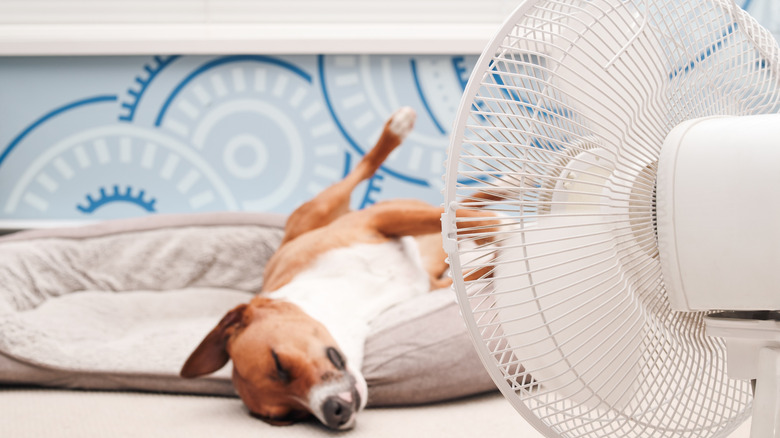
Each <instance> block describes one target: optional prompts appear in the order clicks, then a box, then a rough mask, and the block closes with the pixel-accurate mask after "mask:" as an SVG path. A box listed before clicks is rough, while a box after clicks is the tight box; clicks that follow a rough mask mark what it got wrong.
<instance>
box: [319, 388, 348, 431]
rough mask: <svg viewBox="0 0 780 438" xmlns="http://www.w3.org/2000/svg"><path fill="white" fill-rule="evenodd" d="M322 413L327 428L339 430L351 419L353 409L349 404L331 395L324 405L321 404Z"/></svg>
mask: <svg viewBox="0 0 780 438" xmlns="http://www.w3.org/2000/svg"><path fill="white" fill-rule="evenodd" d="M322 413H323V415H324V416H325V422H326V424H327V426H328V427H330V428H331V429H341V428H343V427H344V426H345V425H346V424H347V423H348V422H349V420H350V419H351V418H352V414H353V413H354V409H353V408H352V403H351V402H349V401H347V400H345V399H343V398H341V397H339V396H337V395H332V396H330V397H328V398H326V399H325V403H323V404H322Z"/></svg>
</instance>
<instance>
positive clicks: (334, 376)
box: [181, 108, 478, 429]
mask: <svg viewBox="0 0 780 438" xmlns="http://www.w3.org/2000/svg"><path fill="white" fill-rule="evenodd" d="M414 120H415V113H414V111H413V110H412V109H411V108H402V109H400V110H399V111H397V112H396V113H395V114H393V116H392V117H391V118H390V120H388V121H387V123H386V124H385V128H384V131H383V133H382V134H381V136H380V138H379V140H378V141H377V144H376V146H374V148H373V149H372V150H371V151H369V152H368V153H367V154H366V155H365V157H363V159H362V160H361V161H360V163H358V165H357V166H356V167H355V168H354V169H353V170H352V171H351V172H350V173H349V174H348V175H347V176H346V177H345V178H344V179H343V180H341V181H339V182H337V183H335V184H334V185H332V186H330V187H328V188H327V189H325V190H324V191H323V192H321V193H320V194H319V195H317V196H316V197H315V198H314V199H312V200H310V201H309V202H307V203H305V204H303V205H302V206H301V207H299V208H298V209H297V210H295V212H293V214H292V215H291V216H290V217H289V219H288V221H287V224H286V226H285V235H284V238H283V241H282V244H281V246H280V247H279V249H278V250H277V252H276V253H275V254H274V255H273V257H272V258H271V259H270V260H269V261H268V264H267V265H266V267H265V273H264V280H263V290H262V293H260V294H258V295H257V296H255V297H254V298H253V299H252V300H251V301H250V302H249V303H248V304H242V305H240V306H238V307H236V308H234V309H233V310H231V311H230V312H228V313H227V314H226V315H225V316H224V317H223V318H222V320H221V321H220V322H219V324H217V326H216V327H215V328H214V329H213V330H212V331H211V332H210V333H209V334H208V335H207V336H206V337H205V339H204V340H203V341H202V342H201V344H200V345H199V346H198V347H197V348H196V349H195V351H194V352H193V353H192V354H191V355H190V357H189V359H187V361H186V363H185V364H184V366H183V367H182V370H181V375H182V376H183V377H198V376H202V375H205V374H209V373H212V372H214V371H216V370H218V369H220V368H222V367H223V366H224V365H225V364H226V363H227V362H228V360H229V359H232V361H233V375H232V377H233V384H234V386H235V389H236V391H237V392H238V394H239V396H240V397H241V399H242V400H243V402H244V403H245V404H246V406H247V408H248V409H249V411H250V412H251V413H252V415H254V416H257V417H259V418H261V419H263V420H265V421H266V422H269V423H271V424H275V425H283V424H290V423H292V422H295V421H297V420H301V419H303V418H305V417H308V416H310V415H314V416H315V417H317V418H318V419H319V420H320V421H321V422H322V423H323V424H325V425H326V426H328V427H329V428H332V429H349V428H351V427H353V426H354V424H355V415H356V414H357V412H358V411H360V410H362V409H363V408H364V407H365V405H366V401H367V398H368V396H367V386H366V382H365V380H364V378H363V376H362V374H361V373H360V368H361V364H362V360H363V343H364V341H365V338H366V336H367V334H368V327H369V322H370V321H371V320H372V319H373V318H374V317H375V316H376V315H378V314H379V313H380V312H382V311H383V310H385V309H387V308H389V307H390V306H392V305H394V304H396V303H398V302H400V301H403V300H406V299H408V298H409V297H411V296H413V295H416V294H421V293H425V292H427V291H429V290H430V289H431V288H432V287H436V288H438V287H442V286H445V285H447V284H448V282H449V280H448V279H441V276H442V274H443V273H444V271H445V269H446V268H447V265H446V264H445V253H444V251H443V250H442V244H441V235H440V233H441V222H440V217H441V214H442V209H441V208H437V207H432V206H430V205H428V204H425V203H423V202H420V201H416V200H393V201H384V202H380V203H377V204H375V205H372V206H370V207H368V208H366V209H364V210H359V211H350V209H349V201H350V195H351V193H352V191H353V189H354V188H355V187H356V186H357V185H358V184H359V183H360V182H361V181H363V180H366V179H368V178H370V177H371V176H372V175H373V174H374V173H375V172H376V171H377V169H379V167H380V165H381V164H382V163H383V162H384V160H385V159H386V158H387V156H388V155H389V154H390V153H391V152H392V151H393V150H394V149H395V148H396V147H397V146H399V145H400V144H401V142H402V140H403V139H404V137H405V136H406V135H407V134H408V133H409V132H410V131H411V129H412V127H413V125H414ZM463 214H465V215H470V216H472V215H473V216H477V214H476V213H474V212H470V211H464V212H463ZM459 215H461V212H459ZM475 225H478V224H475ZM413 236H414V237H417V239H415V238H414V237H413Z"/></svg>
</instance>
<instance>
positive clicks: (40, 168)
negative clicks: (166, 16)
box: [0, 55, 477, 219]
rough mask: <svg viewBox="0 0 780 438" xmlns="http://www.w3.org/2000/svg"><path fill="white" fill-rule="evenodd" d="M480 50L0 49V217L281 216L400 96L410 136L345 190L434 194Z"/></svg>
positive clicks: (379, 195)
mask: <svg viewBox="0 0 780 438" xmlns="http://www.w3.org/2000/svg"><path fill="white" fill-rule="evenodd" d="M476 59H477V57H476V56H454V57H453V56H324V55H323V56H282V57H272V56H255V55H237V56H155V57H61V58H5V59H3V62H2V64H0V84H2V85H0V102H2V104H0V217H1V218H5V219H88V218H116V217H127V216H138V215H145V214H149V213H157V212H159V213H171V212H199V211H215V210H251V211H271V212H280V213H289V212H291V211H292V210H293V209H294V208H295V207H296V206H297V205H299V204H300V203H301V202H303V201H305V200H307V199H309V198H310V197H311V196H312V195H314V194H316V193H317V192H319V191H320V190H321V189H323V188H324V187H326V186H327V185H329V184H331V183H333V182H334V181H336V180H338V179H340V178H341V177H342V176H343V175H344V174H345V172H347V171H348V170H349V169H350V167H351V166H352V165H354V163H355V162H356V160H357V159H359V157H360V156H361V154H362V152H363V151H365V150H366V149H368V148H370V147H371V146H372V145H373V142H374V141H375V140H376V138H377V137H378V135H379V132H380V130H381V128H382V126H383V123H384V121H385V119H386V118H387V117H388V116H389V115H390V114H391V113H392V112H393V111H394V110H395V109H396V108H399V107H401V106H406V105H408V106H411V107H413V108H414V109H415V110H416V111H417V113H418V119H417V124H416V128H415V130H414V132H413V133H412V134H411V135H410V137H409V138H408V139H407V140H406V143H405V145H404V147H402V148H400V149H399V150H397V153H394V154H393V155H392V156H391V158H390V159H389V160H388V162H387V163H386V166H384V168H383V169H381V171H380V172H379V173H378V174H377V175H376V176H375V178H374V179H373V180H371V181H369V182H367V183H364V184H363V186H362V187H360V188H359V189H358V190H357V192H356V193H355V194H354V196H353V206H354V207H355V208H360V207H363V206H366V205H369V204H371V203H374V202H376V201H378V200H381V199H388V198H396V197H416V198H420V199H424V200H426V201H429V202H431V203H434V204H439V203H441V188H442V180H441V178H442V177H441V175H442V173H443V162H444V160H445V155H446V147H447V142H448V131H449V130H450V127H451V124H452V120H453V118H454V115H455V111H456V108H457V104H458V101H459V99H460V96H461V94H462V91H463V88H464V86H465V83H466V81H467V79H468V75H469V73H470V72H471V70H472V68H473V65H474V63H475V62H476Z"/></svg>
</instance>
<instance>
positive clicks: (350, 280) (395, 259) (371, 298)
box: [269, 237, 429, 369]
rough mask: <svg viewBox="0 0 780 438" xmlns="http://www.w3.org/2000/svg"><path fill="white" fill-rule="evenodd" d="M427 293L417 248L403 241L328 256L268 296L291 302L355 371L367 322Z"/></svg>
mask: <svg viewBox="0 0 780 438" xmlns="http://www.w3.org/2000/svg"><path fill="white" fill-rule="evenodd" d="M428 289H429V279H428V274H427V273H426V271H425V270H424V269H423V267H422V262H421V260H420V254H419V251H418V249H417V244H416V242H415V241H414V239H413V238H411V237H404V238H402V239H399V240H395V241H391V242H386V243H381V244H358V245H353V246H349V247H346V248H338V249H335V250H332V251H329V252H327V253H325V254H323V255H321V256H320V257H319V258H318V259H317V260H316V261H315V262H314V263H313V264H312V266H311V267H309V268H308V269H307V270H305V271H303V272H302V273H300V274H299V275H298V276H296V277H295V279H293V281H291V282H290V283H288V284H287V285H285V286H284V287H282V288H280V289H278V290H276V291H274V292H271V294H270V295H269V296H270V297H272V298H277V299H285V300H288V301H291V302H293V303H295V304H297V305H298V306H299V307H301V308H302V309H303V310H304V311H305V312H306V313H308V314H309V315H310V316H312V317H313V318H314V319H316V320H318V321H320V322H321V323H323V324H324V325H325V327H327V328H328V330H329V331H330V332H331V334H332V335H333V337H334V338H335V340H336V342H338V343H339V345H340V347H341V349H342V350H343V352H344V354H346V355H347V357H348V360H349V361H350V362H351V364H352V366H353V367H355V368H357V369H359V365H360V364H361V363H362V359H363V343H364V341H365V338H366V336H367V335H368V330H369V323H370V321H371V320H372V319H373V318H374V317H376V316H377V315H378V314H379V313H381V312H382V311H384V310H386V309H388V308H389V307H391V306H393V305H395V304H397V303H399V302H401V301H404V300H406V299H409V298H410V297H412V296H415V295H418V294H421V293H425V292H427V291H428Z"/></svg>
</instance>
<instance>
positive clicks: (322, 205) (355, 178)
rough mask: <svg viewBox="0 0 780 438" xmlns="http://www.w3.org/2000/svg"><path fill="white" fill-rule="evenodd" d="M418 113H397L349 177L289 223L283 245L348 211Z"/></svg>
mask: <svg viewBox="0 0 780 438" xmlns="http://www.w3.org/2000/svg"><path fill="white" fill-rule="evenodd" d="M415 118H416V115H415V112H414V110H413V109H411V108H409V107H404V108H401V109H399V110H398V111H396V112H395V113H394V114H393V115H392V116H391V117H390V119H389V120H388V121H387V122H386V123H385V127H384V130H383V131H382V134H381V135H380V136H379V140H377V142H376V145H375V146H374V147H373V148H372V149H371V150H370V151H368V153H367V154H366V155H365V156H364V157H363V159H361V160H360V162H358V164H357V165H356V166H355V168H354V169H352V170H351V171H350V172H349V174H347V176H345V177H344V179H342V180H341V181H339V182H337V183H335V184H333V185H331V186H330V187H328V188H326V189H325V190H323V191H322V192H320V193H319V194H318V195H317V196H316V197H314V198H313V199H311V200H310V201H308V202H306V203H305V204H303V205H301V206H300V207H298V208H297V209H296V210H295V211H294V212H293V213H292V214H291V215H290V217H289V219H288V220H287V224H286V225H285V229H284V240H283V241H282V244H284V243H286V242H288V241H290V240H293V239H295V238H296V237H298V236H300V235H301V234H303V233H305V232H307V231H310V230H313V229H315V228H319V227H323V226H325V225H328V224H329V223H331V222H333V221H334V220H335V219H336V218H338V217H339V216H342V215H344V214H345V213H347V212H348V211H349V202H350V197H351V195H352V191H353V190H354V189H355V187H357V185H358V184H360V183H361V182H362V181H364V180H366V179H369V178H371V177H372V176H373V175H374V173H375V172H376V171H377V170H378V169H379V167H380V166H381V165H382V163H383V162H384V161H385V160H386V159H387V157H388V155H390V153H391V152H393V150H395V148H396V147H398V146H399V145H400V144H401V142H402V141H403V139H404V138H406V136H407V135H408V134H409V132H411V130H412V127H414V120H415Z"/></svg>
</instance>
